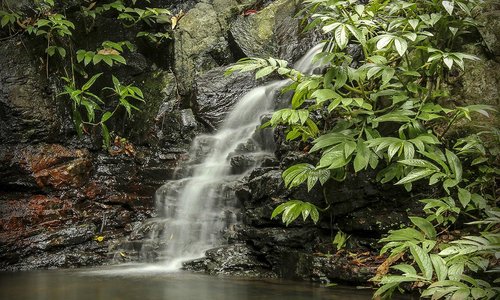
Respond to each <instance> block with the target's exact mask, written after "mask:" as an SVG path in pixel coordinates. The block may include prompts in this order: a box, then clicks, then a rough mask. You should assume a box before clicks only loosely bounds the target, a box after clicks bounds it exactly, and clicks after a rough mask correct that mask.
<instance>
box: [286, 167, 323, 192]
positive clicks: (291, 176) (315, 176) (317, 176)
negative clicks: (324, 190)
mask: <svg viewBox="0 0 500 300" xmlns="http://www.w3.org/2000/svg"><path fill="white" fill-rule="evenodd" d="M282 177H283V181H284V182H285V186H286V187H288V188H293V187H297V186H299V185H301V184H302V183H304V182H306V181H307V189H308V191H310V190H311V189H312V188H313V187H314V185H316V183H317V182H318V181H319V182H320V183H321V184H322V185H323V184H325V182H326V181H327V180H328V179H329V178H330V170H328V169H324V168H316V167H314V166H313V165H311V164H306V163H303V164H297V165H293V166H291V167H289V168H288V169H286V170H285V171H284V172H283V174H282Z"/></svg>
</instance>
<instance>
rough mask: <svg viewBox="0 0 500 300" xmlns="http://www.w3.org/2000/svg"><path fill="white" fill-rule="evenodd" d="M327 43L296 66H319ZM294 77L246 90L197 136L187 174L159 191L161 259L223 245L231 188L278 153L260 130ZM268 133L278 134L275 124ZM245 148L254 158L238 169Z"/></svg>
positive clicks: (232, 204)
mask: <svg viewBox="0 0 500 300" xmlns="http://www.w3.org/2000/svg"><path fill="white" fill-rule="evenodd" d="M322 47H323V45H322V44H320V45H318V46H316V47H314V48H312V49H311V50H309V52H308V53H307V54H306V55H305V56H304V57H303V58H301V59H300V60H299V61H298V62H297V63H296V64H295V68H296V69H297V70H299V71H301V72H304V73H310V72H311V71H312V69H313V68H314V67H315V66H314V64H312V63H311V60H312V57H313V56H314V55H315V54H316V53H318V52H319V51H320V50H321V49H322ZM288 83H289V81H288V80H282V81H276V82H273V83H270V84H268V85H265V86H259V87H256V88H254V89H252V90H251V91H249V92H248V93H247V94H245V95H244V96H243V97H242V98H241V99H240V100H239V101H237V103H236V105H235V106H234V108H233V109H232V111H231V112H230V113H228V114H227V116H226V119H225V120H224V121H223V123H222V126H221V127H220V128H219V129H218V130H217V132H216V133H214V134H210V135H200V136H197V137H196V138H195V139H194V141H193V143H192V146H191V150H190V161H189V162H188V164H187V166H185V167H184V169H183V170H182V171H180V172H179V173H180V174H182V176H181V177H182V178H179V179H176V180H171V181H169V182H167V183H165V184H164V185H163V186H162V187H161V188H160V189H158V191H157V192H156V195H155V200H156V203H157V207H158V209H159V213H160V217H161V220H162V222H161V224H162V226H161V228H160V229H157V232H155V233H154V234H155V235H157V236H161V237H162V238H163V239H164V242H165V248H166V249H165V251H164V256H163V257H161V259H162V260H163V261H165V264H166V266H165V268H166V269H171V270H174V269H178V268H180V267H181V263H182V262H183V261H186V260H191V259H195V258H199V257H202V256H203V255H204V252H205V251H206V250H208V249H210V248H213V247H216V246H219V245H220V244H221V242H222V241H221V238H222V232H223V231H224V230H225V229H227V228H228V227H229V226H231V225H232V224H234V223H235V222H237V216H236V213H235V208H236V207H237V206H238V204H237V200H236V197H235V195H234V192H233V191H232V190H231V188H232V186H233V185H234V184H235V183H236V182H237V181H238V180H240V179H241V178H242V177H243V176H245V174H247V173H248V172H250V171H251V170H252V169H253V168H255V167H257V166H259V165H260V164H261V163H262V161H263V159H264V158H266V157H269V156H270V155H272V150H273V149H272V147H269V146H266V144H272V143H265V139H266V137H265V135H266V134H265V133H263V132H260V134H256V130H259V129H258V127H259V125H260V124H261V119H262V117H263V116H264V115H266V114H267V115H268V114H270V113H271V112H272V110H273V108H274V107H273V99H274V98H275V96H276V94H277V93H278V92H279V91H280V90H281V89H282V88H283V87H284V86H285V85H286V84H288ZM267 135H268V136H267V138H268V139H269V138H272V136H271V131H270V130H267ZM259 137H260V138H259ZM259 140H260V141H259ZM243 152H244V155H245V157H247V158H248V157H250V158H251V160H250V161H251V162H252V164H251V165H245V167H246V171H245V172H241V171H238V170H234V168H232V166H231V158H234V157H235V155H237V154H241V153H243ZM158 231H159V232H160V233H158Z"/></svg>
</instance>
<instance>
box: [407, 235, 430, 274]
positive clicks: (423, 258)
mask: <svg viewBox="0 0 500 300" xmlns="http://www.w3.org/2000/svg"><path fill="white" fill-rule="evenodd" d="M410 252H411V254H412V256H413V259H414V260H415V262H416V263H417V265H418V267H419V268H420V271H421V272H422V273H423V274H424V277H425V278H426V279H427V280H431V279H432V274H433V268H432V262H431V259H430V257H429V254H427V252H425V251H424V250H423V249H422V248H420V247H419V246H418V245H416V244H413V243H410Z"/></svg>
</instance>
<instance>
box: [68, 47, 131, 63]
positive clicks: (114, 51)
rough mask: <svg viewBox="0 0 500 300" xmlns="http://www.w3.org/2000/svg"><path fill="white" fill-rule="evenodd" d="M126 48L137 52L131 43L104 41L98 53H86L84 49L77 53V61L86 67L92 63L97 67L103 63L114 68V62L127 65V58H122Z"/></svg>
mask: <svg viewBox="0 0 500 300" xmlns="http://www.w3.org/2000/svg"><path fill="white" fill-rule="evenodd" d="M124 46H126V47H127V48H128V49H129V50H130V51H134V50H135V47H134V45H132V43H130V42H129V41H124V42H118V43H117V42H111V41H104V42H103V43H102V48H100V49H97V50H96V51H86V50H82V49H80V50H78V51H76V60H77V61H78V62H83V63H84V65H85V66H86V65H88V64H89V63H90V62H92V64H94V65H96V64H98V63H99V62H101V61H103V62H105V63H106V64H107V65H109V66H110V67H111V66H113V62H117V63H120V64H127V61H126V60H125V58H123V56H121V53H122V52H123V47H124Z"/></svg>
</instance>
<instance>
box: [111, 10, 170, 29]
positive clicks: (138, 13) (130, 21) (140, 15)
mask: <svg viewBox="0 0 500 300" xmlns="http://www.w3.org/2000/svg"><path fill="white" fill-rule="evenodd" d="M120 11H121V13H120V14H119V15H118V19H120V20H123V21H124V22H125V26H126V27H130V26H133V25H135V24H137V23H139V22H141V21H142V22H144V23H146V24H147V25H148V26H152V25H153V24H167V23H170V20H171V17H172V14H171V12H170V11H169V10H168V9H164V8H149V7H146V9H141V8H132V7H125V8H123V9H122V10H120Z"/></svg>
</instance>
